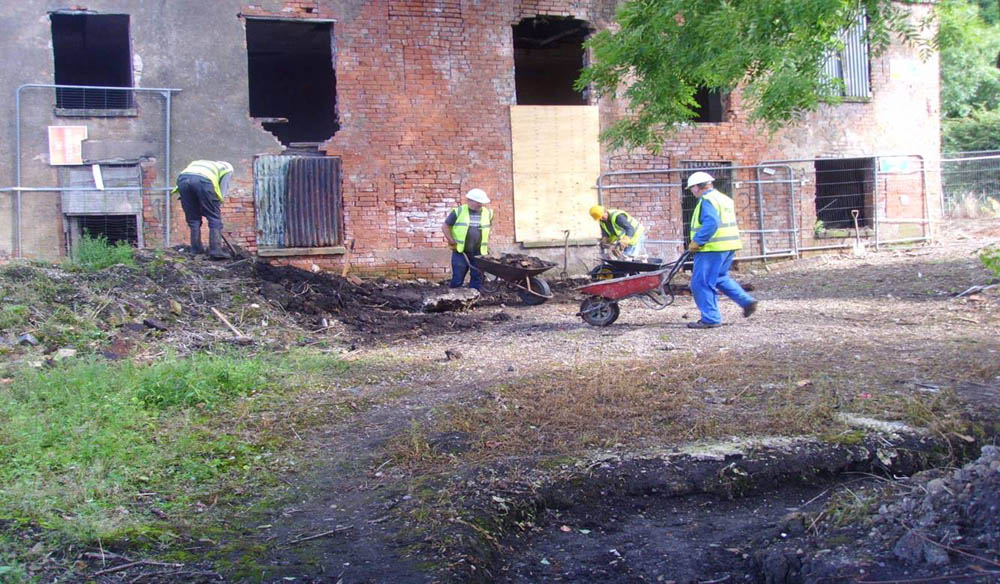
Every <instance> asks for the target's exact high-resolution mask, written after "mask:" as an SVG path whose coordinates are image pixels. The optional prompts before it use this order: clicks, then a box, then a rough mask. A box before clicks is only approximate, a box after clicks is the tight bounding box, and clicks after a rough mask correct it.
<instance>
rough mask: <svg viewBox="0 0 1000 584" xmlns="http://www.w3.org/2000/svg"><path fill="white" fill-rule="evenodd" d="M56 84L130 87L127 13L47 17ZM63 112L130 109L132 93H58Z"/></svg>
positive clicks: (68, 90) (63, 91)
mask: <svg viewBox="0 0 1000 584" xmlns="http://www.w3.org/2000/svg"><path fill="white" fill-rule="evenodd" d="M49 18H50V20H51V22H52V54H53V61H54V66H55V82H56V84H57V85H82V86H98V87H132V55H131V48H130V46H129V32H128V29H129V16H128V15H127V14H89V13H60V12H56V13H53V14H51V15H50V17H49ZM56 107H57V108H59V109H62V110H81V109H83V110H108V109H111V110H116V109H117V110H120V109H127V108H132V107H134V104H133V100H132V91H129V90H117V89H71V88H59V89H57V90H56Z"/></svg>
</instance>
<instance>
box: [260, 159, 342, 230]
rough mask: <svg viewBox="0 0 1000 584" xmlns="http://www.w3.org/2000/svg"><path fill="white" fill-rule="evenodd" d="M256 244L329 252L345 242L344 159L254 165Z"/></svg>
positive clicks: (289, 160)
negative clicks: (342, 163) (313, 248)
mask: <svg viewBox="0 0 1000 584" xmlns="http://www.w3.org/2000/svg"><path fill="white" fill-rule="evenodd" d="M254 201H255V204H256V208H257V244H258V245H259V246H261V247H278V248H282V247H329V246H334V245H337V244H339V243H340V239H341V233H342V231H343V228H342V225H343V220H342V216H343V209H342V207H343V205H342V200H341V194H340V159H339V158H332V157H318V156H260V157H258V158H257V159H256V160H255V161H254Z"/></svg>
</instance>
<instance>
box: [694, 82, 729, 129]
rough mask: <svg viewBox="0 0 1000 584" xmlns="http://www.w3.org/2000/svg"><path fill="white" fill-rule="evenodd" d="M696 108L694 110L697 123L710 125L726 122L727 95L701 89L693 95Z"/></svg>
mask: <svg viewBox="0 0 1000 584" xmlns="http://www.w3.org/2000/svg"><path fill="white" fill-rule="evenodd" d="M694 99H695V101H697V102H698V106H697V107H695V108H694V111H695V114H697V115H696V116H695V118H693V119H692V120H691V121H693V122H697V123H712V122H724V121H726V110H727V109H728V107H729V94H728V93H723V92H720V91H717V90H714V89H708V88H705V87H702V88H701V89H699V90H698V92H697V93H695V94H694Z"/></svg>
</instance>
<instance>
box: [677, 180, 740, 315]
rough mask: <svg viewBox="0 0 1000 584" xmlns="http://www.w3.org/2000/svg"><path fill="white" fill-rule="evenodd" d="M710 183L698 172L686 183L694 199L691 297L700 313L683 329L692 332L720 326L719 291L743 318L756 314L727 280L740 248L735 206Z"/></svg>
mask: <svg viewBox="0 0 1000 584" xmlns="http://www.w3.org/2000/svg"><path fill="white" fill-rule="evenodd" d="M714 180H715V179H714V178H713V177H712V175H710V174H708V173H707V172H702V171H698V172H694V173H692V174H691V176H689V177H688V180H687V187H688V188H689V189H691V194H692V195H694V196H695V197H696V198H697V199H698V203H697V204H696V205H695V207H694V213H692V214H691V233H690V235H691V243H690V244H688V251H690V252H692V253H693V254H694V268H693V269H692V270H691V295H692V296H694V302H695V304H697V305H698V310H699V311H700V312H701V318H700V319H699V320H698V321H697V322H691V323H688V325H687V326H688V328H693V329H706V328H715V327H717V326H720V325H721V324H722V313H721V312H719V294H718V291H720V290H721V291H722V293H723V294H725V295H726V296H728V297H729V298H731V299H732V300H733V302H735V303H736V304H739V305H740V307H741V308H742V309H743V316H745V317H746V316H750V315H751V314H753V313H754V311H756V310H757V300H756V299H754V297H753V296H750V295H749V294H747V293H746V290H744V289H743V287H742V286H740V285H739V283H738V282H737V281H736V280H733V279H732V278H730V277H729V267H730V266H731V265H732V264H733V258H734V257H735V256H736V250H738V249H741V248H742V247H743V244H742V242H741V241H740V230H739V227H738V226H737V224H736V206H735V204H734V203H733V200H732V199H731V198H729V197H728V196H726V195H724V194H722V193H721V192H719V191H717V190H715V186H714V184H713V181H714Z"/></svg>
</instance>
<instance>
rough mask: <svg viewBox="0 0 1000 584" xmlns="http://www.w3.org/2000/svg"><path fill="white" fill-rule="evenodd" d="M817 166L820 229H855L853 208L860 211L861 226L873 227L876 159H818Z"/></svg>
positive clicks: (818, 220) (817, 209)
mask: <svg viewBox="0 0 1000 584" xmlns="http://www.w3.org/2000/svg"><path fill="white" fill-rule="evenodd" d="M814 167H815V169H816V221H817V230H819V229H820V228H822V229H853V228H854V214H853V211H857V212H858V227H871V225H872V204H873V201H874V193H875V159H874V158H838V159H834V160H817V161H816V162H815V163H814ZM820 222H822V223H820Z"/></svg>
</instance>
